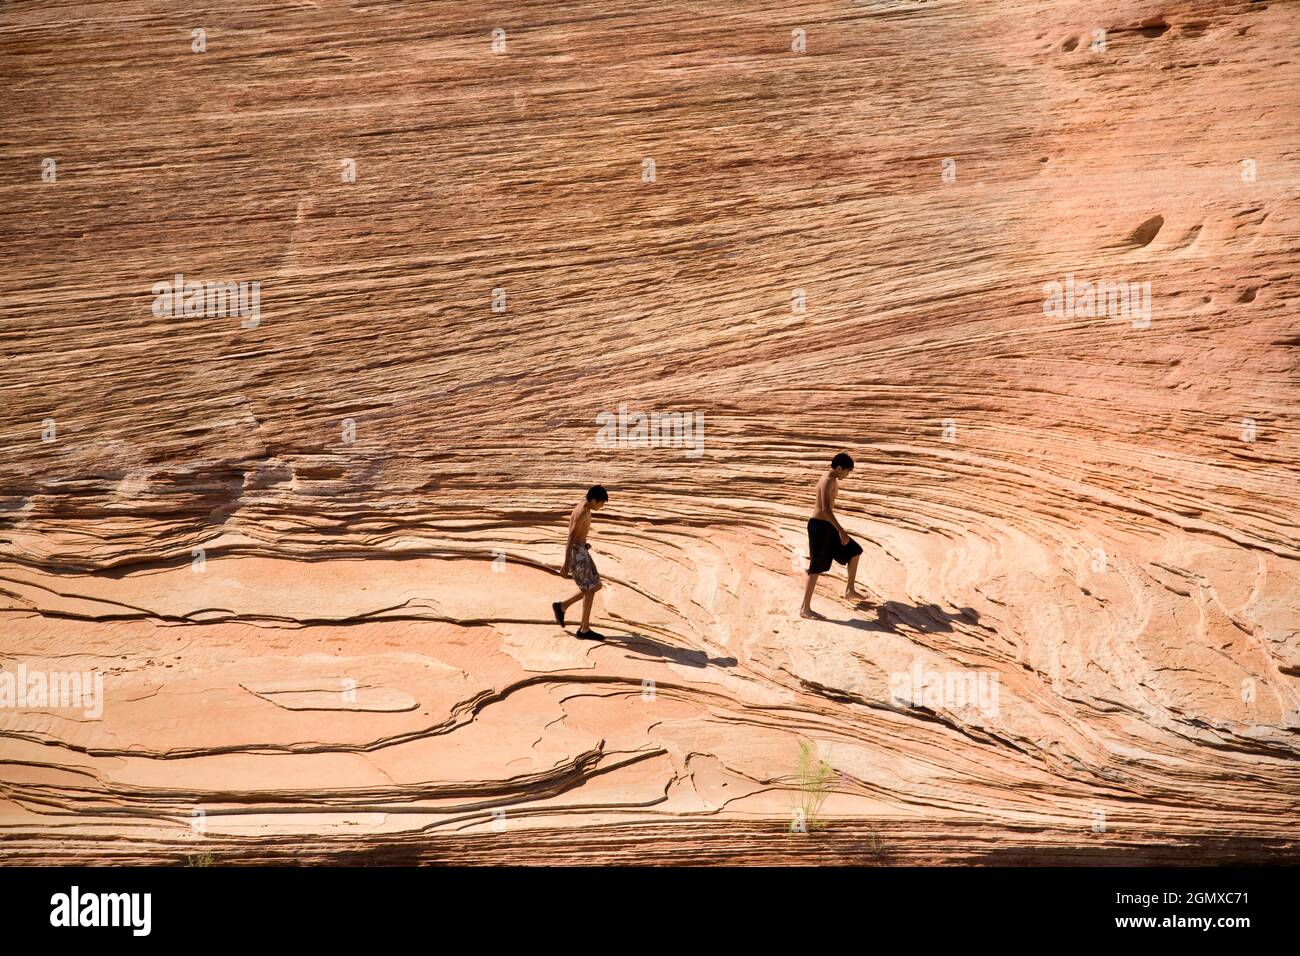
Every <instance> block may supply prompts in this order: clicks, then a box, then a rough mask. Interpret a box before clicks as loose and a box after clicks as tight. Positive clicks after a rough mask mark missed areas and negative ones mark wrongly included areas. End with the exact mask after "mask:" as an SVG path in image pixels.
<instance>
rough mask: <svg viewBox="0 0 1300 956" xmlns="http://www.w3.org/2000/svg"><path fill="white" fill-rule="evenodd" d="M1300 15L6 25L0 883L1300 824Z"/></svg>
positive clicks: (1112, 6) (122, 20)
mask: <svg viewBox="0 0 1300 956" xmlns="http://www.w3.org/2000/svg"><path fill="white" fill-rule="evenodd" d="M196 29H202V30H204V31H205V32H204V34H203V35H202V42H201V43H200V42H199V39H198V38H197V37H196V36H195V35H193V34H192V31H194V30H196ZM497 29H500V30H503V31H504V35H501V34H498V35H497V36H496V37H495V38H494V36H493V31H494V30H497ZM796 30H801V31H803V33H802V40H803V41H804V43H805V44H806V46H805V48H804V51H803V52H795V51H794V50H792V44H793V45H796V46H797V41H798V38H797V37H796V35H795V34H794V32H793V31H796ZM1097 30H1102V31H1104V33H1103V34H1101V35H1100V36H1099V35H1098V34H1097V33H1096V32H1095V31H1097ZM1297 35H1300V7H1297V6H1296V5H1294V4H1288V3H1281V2H1268V3H1248V2H1167V3H1155V2H1130V0H1118V2H1106V3H1102V2H1082V0H1079V2H1074V0H1071V2H1059V0H1053V2H1047V0H1041V2H1033V0H1021V2H1010V0H988V2H959V0H951V2H920V0H918V2H885V0H874V2H872V0H868V2H859V3H828V2H823V0H817V2H808V3H793V4H790V3H785V4H775V3H766V2H764V3H758V4H749V3H746V4H706V5H705V6H704V7H700V6H699V5H698V4H668V5H660V6H647V5H645V4H629V3H625V2H612V3H604V4H591V3H585V2H583V3H569V2H558V3H555V2H552V3H545V4H541V3H527V4H519V5H514V6H512V7H510V8H502V7H494V6H489V5H484V4H476V3H452V4H404V5H393V4H387V3H382V4H381V3H369V4H367V3H344V2H329V0H321V2H319V3H306V2H304V3H283V4H282V3H273V4H270V5H267V4H260V5H258V4H240V3H236V4H233V5H225V6H223V7H221V8H210V9H204V10H201V11H197V12H195V13H192V14H182V13H180V12H178V11H177V10H176V9H175V8H173V7H170V6H167V7H164V6H163V5H157V4H151V3H136V2H133V3H100V4H93V3H92V4H86V3H78V4H75V5H74V4H70V3H62V4H60V3H53V4H41V5H37V4H31V3H11V4H8V5H6V6H5V7H4V8H3V9H2V10H0V77H2V78H3V85H4V88H5V91H6V92H5V100H6V105H5V113H4V119H3V132H4V135H3V137H2V142H0V160H2V161H0V177H2V178H0V208H3V212H4V215H3V220H2V222H0V229H3V231H4V248H5V257H4V260H3V263H2V264H0V292H2V298H0V395H3V401H4V406H5V415H4V417H3V420H2V421H0V429H2V430H3V432H2V433H0V597H2V599H3V609H2V610H0V666H2V667H3V668H4V670H5V672H6V673H10V674H16V673H17V672H18V671H19V669H20V668H22V669H23V672H24V673H25V674H28V675H30V674H33V673H35V674H44V675H50V674H56V675H57V674H67V673H72V672H78V673H91V674H93V675H97V676H99V677H102V679H103V700H102V702H101V703H102V708H100V709H101V711H102V712H99V713H95V712H94V711H95V710H96V708H95V707H94V706H93V702H92V706H89V707H86V706H83V707H57V706H43V707H42V706H33V705H32V704H31V702H30V700H29V701H27V702H26V705H25V706H18V702H17V701H14V702H13V703H12V704H11V705H10V706H6V707H0V860H3V861H7V862H50V861H65V862H66V861H76V862H111V861H128V862H144V861H158V860H176V861H182V860H185V859H190V860H194V859H198V860H200V861H206V860H209V859H211V860H213V861H214V862H241V861H278V862H289V861H304V862H317V861H334V862H356V861H372V862H410V861H437V862H458V861H460V862H474V863H480V862H550V863H564V862H616V861H624V862H636V861H641V862H694V863H710V862H765V863H772V862H786V863H801V862H808V863H826V862H841V863H842V862H859V863H864V862H865V863H869V862H891V861H893V862H989V863H998V862H1011V863H1022V862H1065V863H1072V862H1074V863H1091V862H1170V861H1176V862H1205V861H1238V862H1241V861H1253V860H1266V859H1289V860H1295V859H1296V856H1297V844H1298V843H1300V837H1297V835H1296V834H1297V822H1298V821H1300V764H1298V763H1297V756H1300V736H1298V734H1300V635H1298V634H1297V628H1298V622H1300V611H1298V609H1297V604H1298V603H1300V602H1298V599H1297V594H1298V593H1300V587H1298V585H1300V560H1298V559H1300V533H1298V526H1297V514H1298V513H1300V494H1298V493H1297V481H1296V478H1297V459H1298V458H1300V449H1298V448H1297V436H1298V435H1300V429H1298V428H1297V425H1296V415H1297V412H1298V411H1300V408H1298V407H1297V406H1298V404H1300V403H1298V402H1297V385H1298V384H1300V372H1298V360H1297V355H1298V352H1297V346H1300V320H1298V319H1297V313H1296V299H1297V294H1298V292H1300V280H1298V279H1297V275H1296V268H1297V265H1296V263H1297V253H1298V251H1300V203H1297V197H1298V195H1300V147H1297V141H1296V136H1295V133H1296V129H1297V121H1298V120H1300V66H1297V63H1300V57H1298V56H1297V52H1300V51H1298V50H1297V41H1296V36H1297ZM494 39H495V42H496V43H497V48H496V50H494V48H493V43H494ZM502 42H504V49H502V48H501V43H502ZM197 46H202V47H203V49H202V52H199V51H198V50H197V49H196V47H197ZM47 159H50V160H53V165H52V166H50V165H49V164H46V163H45V162H44V161H45V160H47ZM647 160H648V161H650V163H647ZM345 161H351V165H350V166H349V165H348V164H347V163H346V162H345ZM651 164H652V165H651ZM352 172H355V176H352V175H350V174H351V173H352ZM43 173H44V174H45V176H44V178H43ZM177 273H182V274H184V275H185V276H186V277H187V278H188V279H190V280H199V281H231V282H239V281H241V280H242V281H245V282H254V281H255V282H258V283H259V284H260V285H259V295H260V299H259V302H258V304H259V309H258V312H257V314H256V315H255V316H254V315H249V314H245V315H233V316H232V315H229V314H225V315H214V314H211V311H210V310H208V309H207V308H206V306H207V305H208V303H207V302H206V300H205V301H204V303H203V308H200V309H199V310H197V311H196V313H195V314H186V312H185V310H184V309H183V308H182V309H181V310H179V314H174V315H173V314H170V313H169V312H168V311H167V310H166V309H158V310H155V308H154V306H155V304H156V302H157V301H158V300H157V298H156V296H155V284H156V283H160V282H166V281H171V280H172V278H173V276H174V275H175V274H177ZM1084 282H1089V283H1094V284H1095V283H1099V282H1107V283H1118V282H1123V283H1126V284H1127V283H1137V284H1138V286H1139V287H1142V285H1143V284H1144V283H1149V286H1148V287H1146V288H1148V289H1149V295H1150V298H1149V300H1148V301H1149V303H1150V311H1149V312H1144V311H1143V310H1141V309H1140V308H1139V309H1136V310H1134V309H1129V310H1128V311H1124V312H1117V311H1116V308H1117V307H1119V306H1121V305H1128V306H1131V305H1136V304H1138V303H1140V301H1141V299H1140V298H1139V299H1137V300H1135V301H1128V300H1127V299H1126V300H1125V301H1124V302H1122V303H1121V302H1120V300H1119V299H1118V298H1112V299H1109V300H1107V299H1106V297H1103V303H1104V305H1105V307H1102V308H1099V307H1097V304H1096V303H1095V302H1094V304H1093V308H1091V309H1089V308H1088V307H1087V305H1086V298H1085V294H1084V292H1083V291H1082V290H1083V289H1084V286H1083V285H1082V283H1084ZM1052 283H1059V284H1060V288H1062V289H1064V288H1065V287H1066V286H1067V285H1069V284H1071V283H1073V287H1074V289H1075V291H1076V292H1077V293H1078V294H1077V295H1076V296H1073V297H1072V301H1070V302H1068V303H1067V302H1065V301H1064V300H1062V301H1061V302H1060V303H1055V305H1057V306H1060V307H1059V308H1057V307H1050V308H1045V299H1050V298H1051V294H1050V291H1049V290H1052V289H1053V288H1055V287H1053V286H1052ZM1125 288H1126V289H1127V285H1126V286H1125ZM494 305H495V306H496V308H495V309H494ZM160 312H161V313H162V314H158V313H160ZM620 405H626V407H627V409H628V410H629V411H630V412H632V413H635V412H637V411H643V412H647V413H649V412H657V413H667V412H685V413H690V414H691V415H692V416H697V415H702V416H703V422H704V431H703V436H704V440H703V444H702V445H699V446H696V447H694V448H684V447H650V448H642V447H627V446H619V445H616V446H614V447H609V446H608V443H605V442H598V440H597V439H598V432H599V427H600V426H599V425H598V423H597V416H599V415H601V414H602V413H607V412H612V413H614V414H617V413H618V410H619V407H620ZM692 421H693V422H694V421H697V419H695V418H694V417H693V418H692ZM697 434H698V433H696V434H693V436H692V442H694V438H695V437H696V435H697ZM840 450H848V451H849V452H850V453H852V454H853V455H854V456H855V457H856V459H857V462H858V466H857V469H856V471H855V472H854V474H853V476H852V477H851V478H850V479H849V480H848V481H847V482H846V483H845V485H844V487H843V489H842V491H841V495H840V509H841V513H842V516H843V520H845V523H846V524H847V526H848V527H849V529H850V530H851V531H852V532H853V533H854V534H855V535H856V536H857V537H858V539H859V541H860V542H861V543H862V545H863V547H864V548H865V552H866V553H865V555H864V558H863V561H862V567H861V572H860V578H861V580H862V583H863V585H864V586H865V587H866V588H868V589H870V590H871V592H872V593H873V595H874V599H873V600H872V601H871V602H869V603H868V604H866V605H863V606H858V605H855V604H853V603H850V602H847V601H844V600H843V599H840V598H837V597H835V594H836V593H837V589H839V588H842V583H841V579H840V577H839V576H838V575H833V576H831V578H829V579H824V580H823V584H822V593H821V595H820V596H819V599H818V600H819V606H820V607H821V609H822V610H823V611H824V612H825V613H826V614H827V616H828V618H829V620H827V621H825V622H813V621H803V620H799V619H797V618H795V617H794V611H795V610H796V608H797V606H798V601H799V597H800V590H801V585H802V574H801V571H800V567H799V565H800V549H801V548H803V547H804V527H803V526H804V520H805V518H806V517H807V514H808V511H809V508H810V505H811V502H812V483H813V482H814V481H815V479H816V477H817V475H818V473H819V471H820V469H821V468H822V467H824V465H825V463H826V462H827V460H828V459H829V457H830V456H831V455H832V454H834V453H835V452H837V451H840ZM697 451H698V452H699V454H696V452H697ZM596 482H600V483H602V484H604V485H606V486H607V487H608V488H609V489H610V491H611V495H612V500H611V503H610V505H609V507H608V508H607V509H606V510H605V511H603V512H601V513H600V515H598V516H597V518H596V526H595V531H594V533H593V538H592V542H593V545H594V548H595V550H596V554H597V561H598V563H599V564H600V567H601V570H602V573H603V574H604V576H605V579H606V582H607V587H606V589H605V591H604V592H603V593H602V594H601V595H600V597H599V598H598V603H597V626H598V627H600V628H601V629H602V630H603V631H604V632H605V633H607V634H608V635H610V640H609V641H608V642H607V643H605V644H603V645H596V644H589V643H583V642H578V641H576V640H575V639H574V638H573V637H572V629H570V631H569V632H568V633H567V634H565V633H561V632H560V630H559V629H558V628H557V627H556V626H555V625H554V624H553V623H552V622H551V621H550V610H549V604H550V602H551V601H553V600H555V599H557V598H559V597H562V596H564V595H566V594H568V593H571V591H572V585H571V583H570V582H566V581H563V580H561V579H560V578H559V577H558V574H557V569H558V565H559V562H560V558H561V550H562V546H563V538H564V525H563V521H564V514H565V513H566V511H567V509H568V507H570V506H571V505H572V503H573V502H574V501H576V500H577V499H578V498H579V497H580V496H581V495H582V493H583V491H585V489H586V487H587V486H588V485H590V484H592V483H596ZM576 610H577V609H576V608H575V609H574V611H573V612H571V614H572V613H574V612H576ZM2 689H3V688H0V690H2ZM967 691H969V693H968V692H967ZM46 703H47V705H48V704H49V703H50V702H48V701H47V702H46ZM801 813H802V817H801ZM801 819H802V820H804V821H805V822H807V823H809V824H810V828H809V829H810V832H808V833H801V832H797V831H798V829H799V828H798V826H797V825H796V826H795V828H794V829H795V832H792V823H793V824H798V823H799V821H800V820H801Z"/></svg>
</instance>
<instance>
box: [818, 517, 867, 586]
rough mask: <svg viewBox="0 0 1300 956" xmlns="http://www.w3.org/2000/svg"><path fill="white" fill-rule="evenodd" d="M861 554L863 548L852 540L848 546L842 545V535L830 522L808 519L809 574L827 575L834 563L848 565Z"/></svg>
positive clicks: (850, 539)
mask: <svg viewBox="0 0 1300 956" xmlns="http://www.w3.org/2000/svg"><path fill="white" fill-rule="evenodd" d="M861 553H862V546H861V545H859V544H858V543H857V542H856V541H854V540H853V539H852V538H849V543H848V544H840V533H839V532H838V531H836V530H835V525H833V524H831V523H830V522H829V521H822V520H821V518H809V519H808V573H809V574H825V573H826V572H827V571H829V570H830V569H831V562H832V561H836V562H838V563H840V564H848V563H849V562H850V561H852V560H853V559H854V558H855V557H857V556H858V555H859V554H861Z"/></svg>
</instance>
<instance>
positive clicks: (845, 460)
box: [831, 452, 853, 471]
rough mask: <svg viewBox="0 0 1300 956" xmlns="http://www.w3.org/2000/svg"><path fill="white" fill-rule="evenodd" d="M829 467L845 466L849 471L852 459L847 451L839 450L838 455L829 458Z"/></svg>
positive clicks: (851, 467) (851, 468)
mask: <svg viewBox="0 0 1300 956" xmlns="http://www.w3.org/2000/svg"><path fill="white" fill-rule="evenodd" d="M831 467H832V468H847V469H848V470H849V471H852V470H853V459H852V458H850V457H849V456H848V453H847V452H840V453H839V454H838V455H836V456H835V457H834V458H832V459H831Z"/></svg>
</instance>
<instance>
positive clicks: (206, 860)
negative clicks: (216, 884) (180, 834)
mask: <svg viewBox="0 0 1300 956" xmlns="http://www.w3.org/2000/svg"><path fill="white" fill-rule="evenodd" d="M185 865H186V866H211V865H212V851H211V850H205V851H204V852H203V853H199V854H191V855H189V856H187V857H186V858H185Z"/></svg>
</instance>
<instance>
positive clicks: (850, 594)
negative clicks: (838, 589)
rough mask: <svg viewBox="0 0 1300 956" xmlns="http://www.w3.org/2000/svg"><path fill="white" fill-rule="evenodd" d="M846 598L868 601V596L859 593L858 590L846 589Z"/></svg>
mask: <svg viewBox="0 0 1300 956" xmlns="http://www.w3.org/2000/svg"><path fill="white" fill-rule="evenodd" d="M844 596H845V597H846V598H856V599H857V600H859V601H865V600H866V599H867V596H866V595H865V594H863V593H862V592H861V591H859V590H858V589H857V588H845V589H844Z"/></svg>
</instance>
